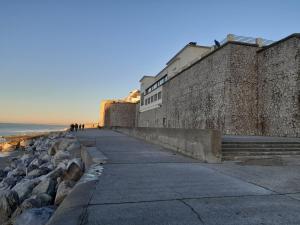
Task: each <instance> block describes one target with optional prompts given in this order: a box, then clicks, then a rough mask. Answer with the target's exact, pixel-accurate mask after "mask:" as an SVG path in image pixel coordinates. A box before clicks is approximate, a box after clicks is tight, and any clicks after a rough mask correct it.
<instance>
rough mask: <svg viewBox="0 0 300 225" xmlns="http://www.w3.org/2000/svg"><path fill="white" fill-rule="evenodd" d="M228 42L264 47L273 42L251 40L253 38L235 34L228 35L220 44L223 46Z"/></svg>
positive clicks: (261, 39)
mask: <svg viewBox="0 0 300 225" xmlns="http://www.w3.org/2000/svg"><path fill="white" fill-rule="evenodd" d="M228 41H238V42H244V43H249V44H258V45H260V46H266V45H270V44H272V43H274V41H271V40H267V39H264V38H253V37H245V36H238V35H235V34H228V35H227V37H226V38H225V39H224V40H222V41H221V42H220V44H221V45H223V44H225V43H226V42H228Z"/></svg>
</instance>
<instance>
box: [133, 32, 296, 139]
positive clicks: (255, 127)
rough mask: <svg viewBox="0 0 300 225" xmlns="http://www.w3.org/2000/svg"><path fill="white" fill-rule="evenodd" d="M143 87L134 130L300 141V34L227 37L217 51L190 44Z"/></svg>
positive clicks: (143, 83)
mask: <svg viewBox="0 0 300 225" xmlns="http://www.w3.org/2000/svg"><path fill="white" fill-rule="evenodd" d="M140 82H141V101H140V105H139V110H138V113H137V123H136V124H135V126H138V127H169V128H202V129H203V128H213V129H218V130H221V131H222V133H223V134H228V135H266V136H291V137H299V136H300V34H292V35H290V36H288V37H286V38H284V39H282V40H279V41H277V42H271V41H267V40H264V39H261V38H246V37H239V36H235V35H228V36H227V38H226V39H225V40H224V41H223V42H221V46H220V47H217V48H215V47H205V46H197V45H196V44H195V43H190V44H188V45H187V46H185V47H184V48H183V49H182V50H181V51H179V52H178V53H177V54H176V55H175V56H174V57H173V58H172V59H171V60H170V61H169V62H168V63H167V66H166V67H165V68H164V69H162V71H161V72H159V73H158V74H157V75H156V76H144V77H143V78H142V79H141V81H140Z"/></svg>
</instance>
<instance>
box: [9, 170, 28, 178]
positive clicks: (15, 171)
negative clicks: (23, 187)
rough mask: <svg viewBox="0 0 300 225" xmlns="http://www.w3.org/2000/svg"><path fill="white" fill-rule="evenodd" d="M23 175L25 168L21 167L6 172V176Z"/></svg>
mask: <svg viewBox="0 0 300 225" xmlns="http://www.w3.org/2000/svg"><path fill="white" fill-rule="evenodd" d="M25 175H26V171H25V169H22V168H16V169H13V170H12V171H10V172H8V173H7V177H20V176H25Z"/></svg>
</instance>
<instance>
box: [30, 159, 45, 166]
mask: <svg viewBox="0 0 300 225" xmlns="http://www.w3.org/2000/svg"><path fill="white" fill-rule="evenodd" d="M43 163H44V162H43V160H41V159H39V158H36V159H34V160H33V161H32V162H31V163H30V164H29V166H36V167H39V166H40V165H42V164H43Z"/></svg>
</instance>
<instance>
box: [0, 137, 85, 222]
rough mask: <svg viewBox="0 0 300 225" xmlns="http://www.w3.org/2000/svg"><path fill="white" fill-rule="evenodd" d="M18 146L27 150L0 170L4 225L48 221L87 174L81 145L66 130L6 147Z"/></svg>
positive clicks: (14, 147)
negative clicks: (82, 159)
mask: <svg viewBox="0 0 300 225" xmlns="http://www.w3.org/2000/svg"><path fill="white" fill-rule="evenodd" d="M16 148H17V149H22V150H23V151H24V153H23V154H22V155H20V156H18V157H14V158H11V159H10V164H9V166H7V167H6V168H5V169H0V224H5V225H8V224H14V225H27V224H28V225H29V224H34V225H42V224H46V223H47V221H48V220H49V219H50V217H51V216H52V214H53V212H54V211H55V210H56V208H57V207H58V206H59V205H60V204H61V202H62V201H63V200H64V198H65V197H66V196H67V195H68V194H69V193H70V191H71V190H72V188H73V187H74V185H75V184H76V182H77V181H78V180H79V179H80V177H81V176H82V175H83V173H84V164H83V162H82V161H81V158H80V149H81V145H80V144H79V142H78V141H77V140H76V138H75V137H74V136H73V135H72V134H70V133H67V132H62V133H56V134H49V135H45V136H43V137H39V138H35V139H27V140H24V141H21V142H20V143H18V144H16V143H15V144H11V143H10V146H8V145H6V146H5V147H4V148H2V150H3V149H6V150H7V149H9V150H10V151H11V150H12V149H16Z"/></svg>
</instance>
